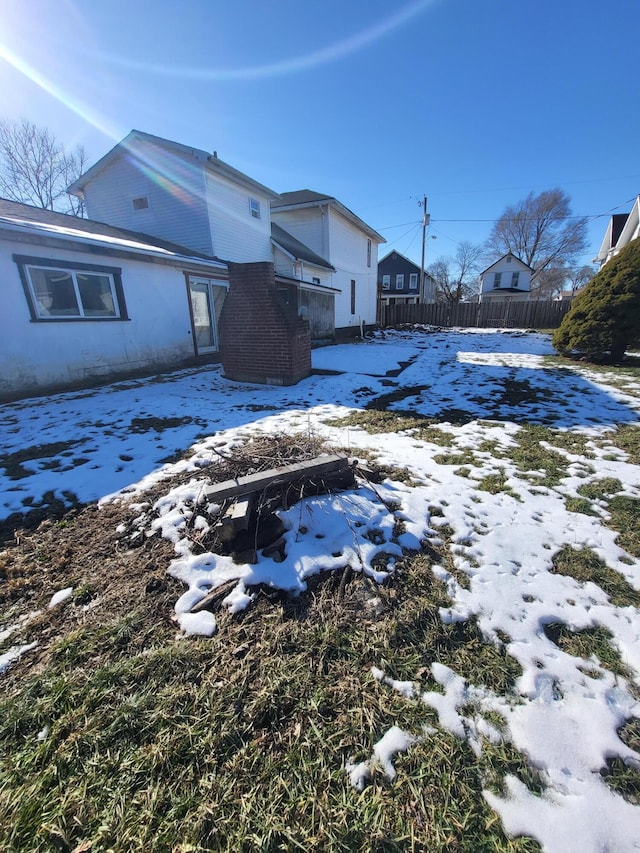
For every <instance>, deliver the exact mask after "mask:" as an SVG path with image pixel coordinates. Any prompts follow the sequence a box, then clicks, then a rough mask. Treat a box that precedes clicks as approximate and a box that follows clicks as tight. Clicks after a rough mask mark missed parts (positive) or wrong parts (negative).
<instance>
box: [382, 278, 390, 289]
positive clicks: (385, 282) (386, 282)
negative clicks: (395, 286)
mask: <svg viewBox="0 0 640 853" xmlns="http://www.w3.org/2000/svg"><path fill="white" fill-rule="evenodd" d="M382 289H383V290H391V276H390V275H383V276H382Z"/></svg>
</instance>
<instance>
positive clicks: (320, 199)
mask: <svg viewBox="0 0 640 853" xmlns="http://www.w3.org/2000/svg"><path fill="white" fill-rule="evenodd" d="M323 203H324V204H327V205H329V206H331V207H335V208H336V210H338V211H339V212H340V213H341V214H342V215H343V216H344V217H345V219H348V220H349V221H350V222H351V223H352V224H353V225H355V226H356V227H357V228H360V230H361V231H364V232H365V234H367V235H368V236H369V237H371V239H373V240H375V241H376V243H386V242H387V241H386V240H385V238H384V237H383V236H382V235H381V234H378V232H377V231H375V230H374V229H373V228H372V227H371V226H370V225H367V223H366V222H365V221H364V220H363V219H360V217H359V216H356V214H355V213H354V212H353V211H352V210H349V208H348V207H345V205H344V204H342V202H340V201H338V199H337V198H335V196H332V195H325V194H324V193H318V192H315V190H295V191H293V192H286V193H280V199H279V201H276V203H275V204H273V203H272V204H271V209H272V210H273V211H276V212H278V211H283V210H292V209H294V208H296V207H318V206H320V205H322V204H323Z"/></svg>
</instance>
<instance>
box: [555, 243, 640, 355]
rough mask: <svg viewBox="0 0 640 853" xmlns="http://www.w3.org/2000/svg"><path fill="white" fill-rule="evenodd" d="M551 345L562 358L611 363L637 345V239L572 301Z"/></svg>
mask: <svg viewBox="0 0 640 853" xmlns="http://www.w3.org/2000/svg"><path fill="white" fill-rule="evenodd" d="M552 342H553V346H554V347H555V348H556V350H557V351H558V352H559V353H561V354H563V355H570V354H578V355H581V356H585V357H586V358H587V359H588V360H590V361H602V360H610V361H613V362H619V361H622V359H623V358H624V354H625V351H626V350H627V349H628V348H629V347H630V346H635V345H637V344H640V239H636V240H633V241H632V242H631V243H629V245H628V246H625V248H624V249H623V250H622V251H621V252H620V254H619V255H616V256H615V257H614V258H613V259H612V260H610V261H609V262H608V263H607V264H605V265H604V266H603V267H602V269H601V270H600V271H599V272H598V273H596V275H595V276H594V277H593V278H592V279H591V281H590V282H589V284H588V285H587V286H586V288H585V289H584V290H583V291H582V293H580V294H579V295H578V296H577V297H576V298H575V300H574V302H573V305H572V306H571V309H570V311H569V313H568V314H567V315H566V316H565V317H564V319H563V321H562V323H561V324H560V327H559V328H558V329H557V330H556V332H555V334H554V335H553V341H552Z"/></svg>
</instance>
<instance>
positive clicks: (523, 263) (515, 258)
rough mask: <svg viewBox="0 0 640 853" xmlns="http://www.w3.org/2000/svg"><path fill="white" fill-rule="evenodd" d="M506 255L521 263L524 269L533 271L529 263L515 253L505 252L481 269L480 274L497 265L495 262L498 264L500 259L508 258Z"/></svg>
mask: <svg viewBox="0 0 640 853" xmlns="http://www.w3.org/2000/svg"><path fill="white" fill-rule="evenodd" d="M508 257H512V258H513V259H514V260H515V261H517V262H518V263H519V264H521V265H522V266H523V267H524V269H526V270H530V271H531V272H534V269H533V267H530V266H529V264H527V263H525V262H524V261H523V260H521V259H520V258H519V257H518V256H517V255H514V254H513V252H507V254H506V255H502V257H501V258H498V260H497V261H494V262H493V263H492V264H489V266H488V267H487V268H486V270H482V272H481V273H480V276H483V275H484V274H485V273H486V272H489V270H491V269H493V268H494V267H495V266H497V264H499V263H500V261H504V259H505V258H508Z"/></svg>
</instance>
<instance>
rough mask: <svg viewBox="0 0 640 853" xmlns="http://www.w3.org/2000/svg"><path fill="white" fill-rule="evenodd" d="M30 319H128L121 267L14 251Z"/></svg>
mask: <svg viewBox="0 0 640 853" xmlns="http://www.w3.org/2000/svg"><path fill="white" fill-rule="evenodd" d="M13 259H14V261H15V262H16V263H17V264H18V269H19V271H20V277H21V279H22V285H23V287H24V291H25V295H26V297H27V302H28V304H29V311H30V313H31V319H32V320H45V321H55V320H127V319H128V317H127V310H126V306H125V301H124V292H123V290H122V279H121V272H122V271H121V270H120V269H119V268H115V267H103V266H98V265H93V264H80V263H74V262H71V261H56V260H52V259H50V258H34V257H25V256H23V255H14V256H13Z"/></svg>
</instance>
